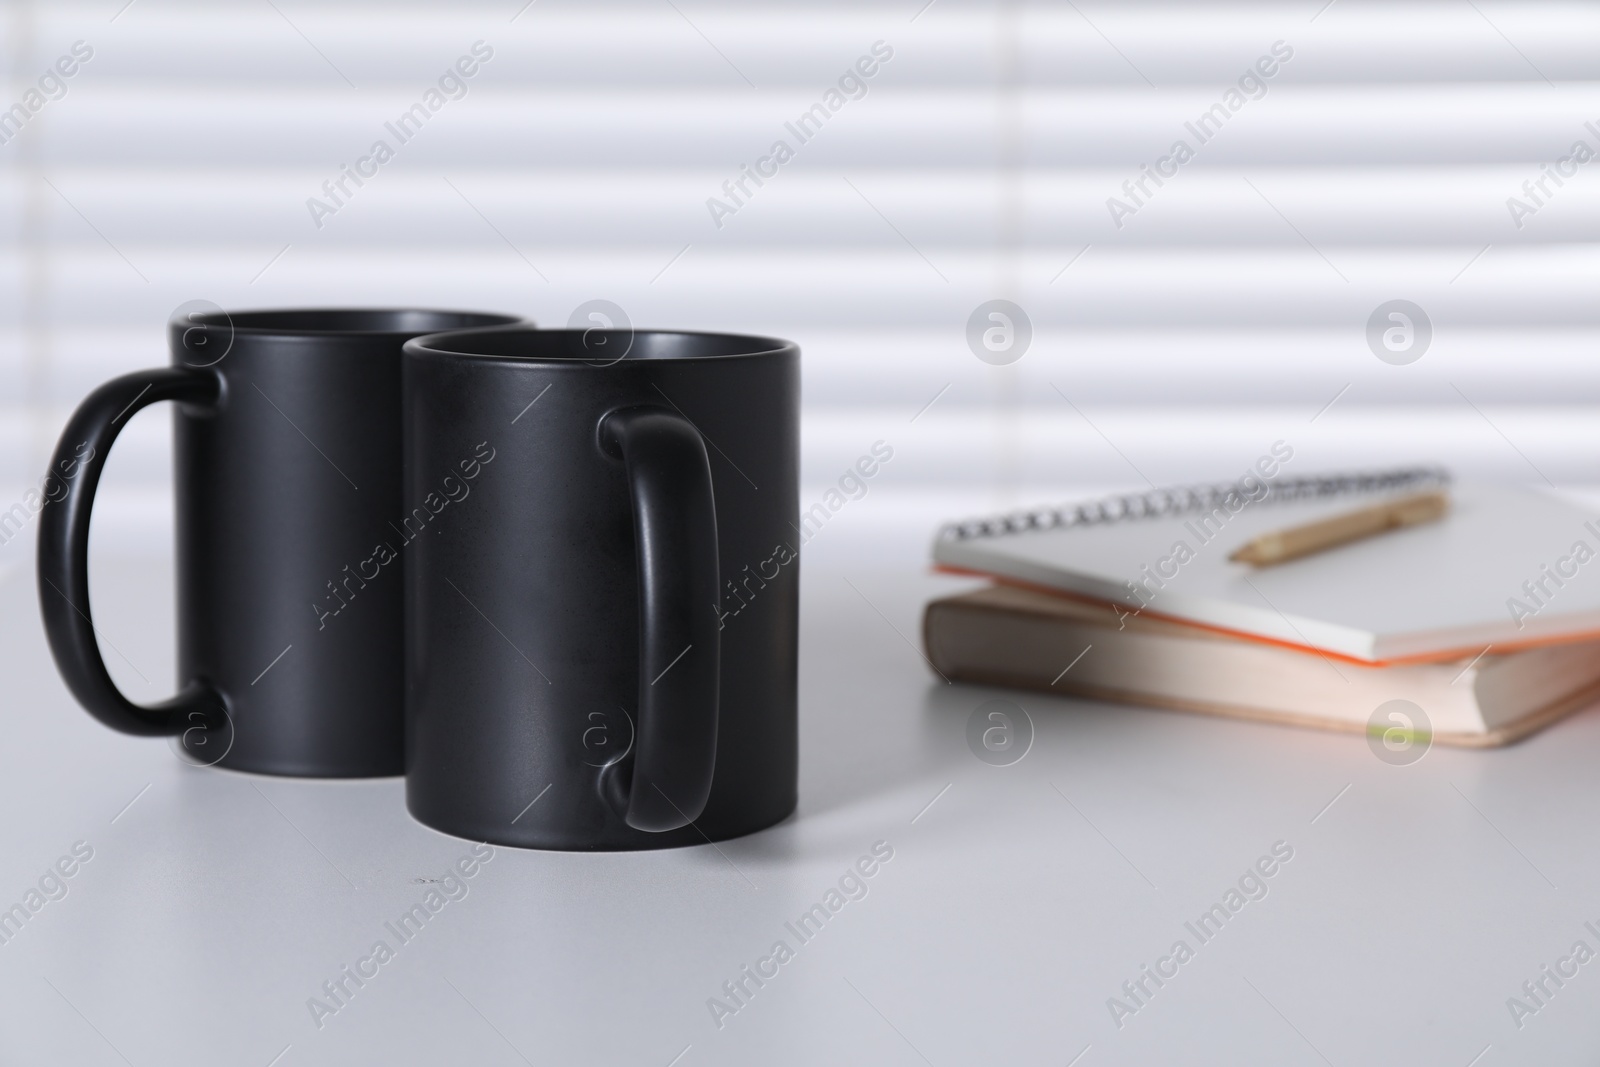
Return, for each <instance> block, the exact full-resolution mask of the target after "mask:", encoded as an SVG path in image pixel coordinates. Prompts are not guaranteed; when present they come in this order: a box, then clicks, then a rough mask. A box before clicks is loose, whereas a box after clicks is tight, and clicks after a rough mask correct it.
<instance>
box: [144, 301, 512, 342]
mask: <svg viewBox="0 0 1600 1067" xmlns="http://www.w3.org/2000/svg"><path fill="white" fill-rule="evenodd" d="M407 314H423V315H441V316H444V315H448V316H453V317H455V318H467V317H471V318H477V319H481V320H483V321H482V324H481V325H478V326H452V327H450V328H449V330H447V331H441V330H433V331H423V332H419V331H418V330H415V329H411V330H385V329H374V328H370V327H354V328H350V329H341V328H338V327H327V326H305V325H301V326H294V325H282V324H278V323H273V322H264V321H261V320H264V319H268V318H273V319H278V318H281V319H285V320H290V321H292V320H293V317H295V316H308V317H309V316H350V317H356V316H372V315H395V316H399V315H407ZM251 320H255V321H251ZM528 324H529V320H528V317H527V316H526V315H514V314H512V313H510V312H505V311H476V310H465V309H461V308H437V307H393V306H389V307H352V306H350V305H335V306H330V307H314V306H306V307H285V308H272V307H267V308H246V309H244V310H242V311H229V310H227V309H226V308H224V309H222V311H221V314H220V315H219V314H217V313H216V312H203V313H198V314H195V315H194V316H193V317H192V318H191V319H189V320H187V321H186V320H184V319H183V318H181V317H177V316H174V317H172V318H169V319H168V320H167V325H168V326H169V327H174V326H176V327H182V326H186V325H190V326H192V325H201V326H215V327H226V328H228V329H230V330H231V331H232V332H233V334H234V335H235V336H238V335H240V334H247V335H249V336H251V337H282V338H332V337H397V338H398V337H406V338H411V337H418V336H422V335H423V333H446V332H447V333H472V332H474V331H476V330H493V329H505V328H508V327H516V326H525V325H528Z"/></svg>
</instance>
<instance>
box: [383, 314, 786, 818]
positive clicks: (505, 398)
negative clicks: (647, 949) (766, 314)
mask: <svg viewBox="0 0 1600 1067" xmlns="http://www.w3.org/2000/svg"><path fill="white" fill-rule="evenodd" d="M405 353H406V354H405V361H404V401H403V407H404V410H405V434H406V445H405V502H404V505H405V508H406V509H407V514H408V515H409V516H411V517H412V519H413V525H414V527H415V529H416V534H415V540H414V541H413V543H412V547H410V548H408V549H407V550H406V551H407V552H409V553H410V555H409V556H408V557H407V566H406V613H405V614H406V670H407V675H408V684H407V693H406V722H407V735H406V742H407V743H406V801H407V804H408V806H409V807H410V809H411V813H412V815H414V816H415V817H416V818H417V819H419V820H420V821H422V822H423V823H425V824H427V825H429V826H432V827H434V828H435V829H438V830H443V831H445V832H447V833H451V834H455V835H457V836H460V837H466V838H471V839H473V840H477V841H492V842H494V843H496V844H504V845H515V846H522V847H528V848H545V849H567V850H613V849H616V850H621V849H643V848H664V847H671V846H677V845H691V844H698V843H703V842H705V841H707V840H717V839H721V838H727V837H733V836H736V835H739V834H745V833H749V832H751V831H754V830H758V829H761V828H762V827H765V826H770V825H772V824H773V823H775V822H778V821H779V820H781V819H783V818H784V817H785V816H787V815H788V814H789V813H790V812H791V811H793V810H794V806H795V790H796V775H797V755H796V749H797V738H796V693H795V686H796V670H797V667H796V645H797V627H798V615H799V562H798V556H797V551H796V549H797V547H798V537H797V533H796V525H795V524H796V522H797V521H798V479H799V458H798V457H799V422H798V419H799V413H798V408H799V389H800V380H799V365H800V350H799V349H798V348H797V347H796V346H795V345H793V344H791V343H789V342H787V341H778V340H772V339H769V338H764V337H738V336H731V335H725V334H697V333H669V332H652V331H639V332H638V333H633V332H631V331H604V330H589V331H577V330H532V329H519V328H507V329H495V330H483V331H477V332H474V333H451V334H442V335H438V336H433V337H423V338H418V339H416V340H414V341H411V342H409V343H408V344H407V345H406V347H405Z"/></svg>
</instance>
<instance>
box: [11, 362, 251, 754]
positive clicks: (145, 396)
mask: <svg viewBox="0 0 1600 1067" xmlns="http://www.w3.org/2000/svg"><path fill="white" fill-rule="evenodd" d="M220 393H221V385H220V383H219V379H218V378H217V377H216V375H214V374H208V373H205V372H203V371H198V370H190V369H185V368H181V367H162V368H159V369H154V370H142V371H136V372H134V373H133V374H125V375H123V376H122V377H120V378H114V379H112V380H111V381H109V382H107V383H106V384H104V385H102V386H101V387H100V388H98V389H96V390H95V391H94V392H92V393H90V394H89V395H88V397H86V398H85V399H84V401H83V403H82V404H79V405H78V410H76V411H74V412H73V413H72V418H70V419H68V420H67V426H66V429H64V430H63V431H62V432H61V440H60V442H59V443H58V444H57V445H56V451H55V455H53V456H51V457H50V471H49V474H48V475H47V476H46V494H47V495H46V504H45V507H44V509H43V511H42V512H40V515H39V555H38V571H39V610H40V613H41V614H42V615H43V616H44V632H45V637H46V638H47V639H48V641H49V643H50V653H51V655H52V656H54V657H55V661H56V667H57V669H59V670H60V671H61V677H62V678H63V679H64V680H65V681H66V683H67V688H68V689H69V690H71V691H72V695H73V696H74V697H76V698H77V699H78V703H80V704H82V705H83V706H84V708H85V710H87V711H88V712H89V714H90V715H93V716H94V717H95V718H96V719H99V720H100V721H101V722H102V723H104V724H105V725H107V726H109V727H111V728H112V729H113V730H118V731H120V732H122V733H125V734H135V735H137V736H141V737H160V736H166V735H171V734H182V733H186V732H187V730H189V729H196V728H198V727H194V726H192V725H191V724H192V723H193V722H195V721H196V720H197V719H198V721H199V722H200V723H202V724H203V725H204V726H205V727H207V728H209V727H210V726H211V725H214V724H215V715H216V713H217V712H218V711H222V713H223V714H224V715H225V714H226V711H225V710H223V706H224V702H223V700H222V696H221V694H220V693H218V692H217V691H216V690H215V689H214V688H213V687H212V686H210V685H208V684H206V683H205V682H203V681H198V680H197V681H191V682H190V683H189V684H188V685H187V686H185V687H184V689H183V691H182V692H180V693H179V694H178V695H177V696H175V697H173V698H172V699H170V700H165V701H162V702H161V703H159V704H153V705H150V706H148V707H146V706H141V705H139V704H135V703H133V701H131V700H129V699H128V698H127V697H125V696H123V695H122V692H121V691H120V690H119V689H117V685H116V683H115V682H113V681H112V680H111V675H110V673H109V672H108V671H107V670H106V662H105V660H104V659H103V658H101V655H100V645H99V643H98V642H97V641H96V640H95V628H94V621H93V619H92V618H91V616H90V608H89V513H90V511H91V510H92V509H93V507H94V494H95V489H96V488H97V487H98V486H99V484H100V473H101V471H102V470H103V469H104V468H105V462H106V455H107V454H108V453H109V452H110V451H111V445H112V442H114V441H116V439H117V434H118V433H119V432H120V431H121V429H122V427H123V426H124V425H126V420H127V417H128V416H131V415H132V414H133V413H134V412H136V411H138V410H139V409H140V408H143V407H146V406H148V405H150V404H154V403H156V402H157V401H159V400H176V401H180V402H184V403H194V404H215V403H216V402H217V399H218V397H219V395H220ZM84 450H87V455H85V454H84ZM51 478H59V479H61V480H63V481H65V482H66V485H67V491H66V493H65V494H64V495H62V496H61V498H60V499H58V500H51V499H50V498H49V496H48V483H49V480H50V479H51Z"/></svg>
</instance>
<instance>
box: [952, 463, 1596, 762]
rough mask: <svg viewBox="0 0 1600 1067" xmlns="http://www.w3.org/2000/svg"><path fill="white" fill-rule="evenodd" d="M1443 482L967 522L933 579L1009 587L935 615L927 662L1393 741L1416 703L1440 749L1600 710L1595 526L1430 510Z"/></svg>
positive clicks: (1500, 506) (1577, 513)
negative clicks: (1402, 714) (1394, 718)
mask: <svg viewBox="0 0 1600 1067" xmlns="http://www.w3.org/2000/svg"><path fill="white" fill-rule="evenodd" d="M1447 481H1448V475H1447V474H1445V473H1444V472H1442V471H1438V470H1435V469H1428V468H1422V469H1410V470H1402V471H1393V472H1385V473H1379V474H1369V475H1346V476H1326V477H1313V478H1298V479H1292V480H1290V479H1281V480H1279V481H1277V482H1274V483H1271V484H1270V485H1269V484H1268V483H1265V482H1264V481H1263V480H1254V481H1248V482H1246V483H1244V484H1241V485H1224V486H1214V487H1207V488H1201V489H1179V490H1170V491H1159V492H1156V493H1152V494H1146V495H1141V496H1137V497H1119V498H1113V499H1111V500H1106V501H1099V502H1095V503H1092V504H1088V505H1079V506H1074V507H1068V508H1062V509H1053V510H1046V511H1040V512H1032V513H1025V514H1021V515H1013V516H1005V517H1001V518H997V519H990V520H981V521H975V522H968V523H959V524H953V525H951V526H948V527H946V528H945V529H944V530H943V531H941V533H940V536H939V538H938V540H937V541H936V543H935V547H934V559H935V562H936V564H937V565H938V566H939V567H940V569H942V570H946V571H951V572H956V573H965V574H973V575H982V576H987V577H989V578H991V579H994V580H995V584H994V585H992V586H990V587H989V588H985V589H980V590H978V591H976V592H971V593H966V594H963V595H960V596H952V597H946V598H943V599H940V600H935V601H933V602H932V603H930V604H929V605H928V606H927V610H926V613H925V615H924V620H923V639H924V643H925V645H926V650H927V655H928V658H929V661H930V662H931V663H932V664H933V666H934V668H935V669H936V670H938V671H939V672H940V673H941V674H942V675H944V676H945V677H947V678H948V679H950V680H952V681H968V682H976V683H983V684H990V685H1000V686H1011V687H1018V688H1024V689H1032V690H1037V691H1041V692H1047V693H1054V694H1061V695H1079V696H1086V697H1091V698H1096V699H1103V700H1114V701H1124V702H1130V703H1137V704H1145V705H1152V706H1156V707H1162V708H1172V709H1179V710H1184V711H1194V712H1202V713H1206V714H1214V715H1226V716H1233V717H1239V718H1249V719H1260V720H1270V721H1276V722H1284V723H1292V724H1296V725H1302V726H1316V727H1324V728H1332V729H1346V730H1358V731H1369V730H1371V729H1373V728H1374V723H1379V724H1380V725H1381V726H1382V727H1384V728H1388V723H1389V720H1387V719H1381V718H1379V717H1378V713H1379V711H1380V709H1382V708H1383V707H1384V706H1385V705H1388V704H1389V702H1391V701H1396V700H1403V701H1408V702H1409V704H1410V706H1412V707H1413V708H1415V709H1420V711H1421V713H1422V714H1421V716H1411V717H1408V721H1409V718H1415V717H1420V718H1422V719H1423V722H1424V724H1425V725H1419V726H1417V729H1418V730H1419V731H1420V732H1426V733H1429V734H1431V738H1432V740H1433V741H1437V742H1441V743H1446V744H1460V745H1472V746H1491V745H1500V744H1505V743H1507V742H1510V741H1514V740H1517V739H1518V738H1521V737H1524V736H1526V735H1527V734H1529V733H1531V732H1533V731H1535V730H1537V729H1539V728H1541V727H1543V726H1546V725H1548V724H1549V723H1551V722H1554V721H1556V720H1557V719H1559V718H1561V717H1562V716H1564V715H1567V714H1569V713H1571V712H1573V711H1577V710H1579V709H1582V708H1584V707H1586V706H1588V705H1590V704H1592V703H1594V702H1596V701H1597V700H1600V523H1597V522H1596V521H1595V520H1594V519H1593V518H1592V517H1591V516H1590V514H1589V513H1587V512H1586V511H1585V510H1583V509H1582V508H1579V507H1577V506H1575V505H1574V504H1572V503H1569V502H1567V501H1566V500H1563V499H1561V498H1558V497H1556V496H1554V495H1551V494H1546V493H1543V492H1538V491H1534V490H1531V489H1524V488H1516V487H1506V486H1489V485H1480V486H1455V487H1452V488H1451V489H1450V491H1449V496H1448V507H1447V508H1445V507H1435V506H1431V505H1429V504H1428V498H1429V497H1432V498H1435V500H1437V498H1440V497H1442V496H1443V495H1444V488H1443V487H1444V485H1445V483H1446V482H1447ZM1419 490H1421V491H1425V492H1419ZM1419 500H1421V501H1422V503H1423V505H1424V506H1423V507H1422V508H1420V509H1419V508H1418V501H1419ZM1407 508H1409V509H1410V511H1409V512H1408V511H1407V510H1406V509H1407ZM1352 509H1354V510H1352ZM1408 515H1409V517H1407V516H1408ZM1374 516H1377V517H1378V518H1379V519H1380V520H1385V521H1377V522H1374V521H1373V517H1374ZM1318 531H1321V532H1322V533H1321V535H1320V536H1321V537H1322V539H1323V541H1324V542H1325V543H1321V544H1317V543H1316V541H1317V539H1318V536H1319V535H1318ZM1330 531H1334V532H1335V533H1334V534H1332V535H1330ZM1337 531H1343V532H1342V533H1337ZM1352 531H1354V532H1353V533H1352ZM1380 531H1381V532H1380ZM1362 534H1370V535H1371V536H1362ZM1308 535H1309V540H1308ZM1297 539H1298V540H1297ZM1252 561H1253V562H1252ZM1409 728H1410V727H1408V729H1409Z"/></svg>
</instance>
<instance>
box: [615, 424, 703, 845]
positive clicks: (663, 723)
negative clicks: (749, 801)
mask: <svg viewBox="0 0 1600 1067" xmlns="http://www.w3.org/2000/svg"><path fill="white" fill-rule="evenodd" d="M599 438H600V447H601V450H602V451H603V452H605V453H606V454H607V455H608V456H610V457H611V458H613V459H620V460H621V461H622V463H623V465H624V467H626V468H627V472H628V491H629V495H630V497H631V498H632V501H633V530H634V545H635V553H636V557H635V558H636V559H637V562H638V572H639V700H638V708H639V721H638V723H637V724H636V725H635V728H634V744H633V751H632V753H631V754H630V755H629V756H626V757H624V758H623V759H620V760H618V761H617V762H616V763H614V764H612V765H610V766H608V767H607V768H606V769H605V770H604V771H602V772H601V779H600V788H601V792H602V793H603V794H604V796H605V798H606V800H607V802H608V803H609V804H610V805H611V808H612V810H614V811H615V812H616V813H617V814H618V815H620V816H621V817H622V819H623V821H625V822H626V823H627V824H628V825H629V826H631V827H633V828H634V829H635V830H647V831H650V832H653V833H660V832H662V831H664V830H676V829H678V828H679V827H682V826H687V825H689V824H690V823H692V822H693V821H694V820H695V819H697V818H699V816H700V813H701V812H702V811H704V810H705V805H706V798H707V797H708V796H709V795H710V793H711V776H712V771H713V769H714V766H715V763H716V758H717V703H718V687H719V684H720V676H721V670H720V666H721V658H722V656H721V636H720V634H719V632H718V625H717V613H716V603H717V599H718V597H717V584H718V575H717V510H716V504H715V501H714V500H713V497H712V493H711V464H710V462H709V461H708V459H707V457H706V446H705V443H704V441H702V440H701V438H700V433H699V431H698V430H696V429H695V428H694V426H693V425H692V424H691V423H690V422H689V421H688V420H687V419H685V418H683V417H682V416H680V415H678V414H676V413H674V412H671V411H667V410H665V409H661V408H653V407H637V408H624V409H619V410H616V411H612V412H610V413H609V414H607V415H606V416H605V417H604V418H603V419H601V421H600V433H599Z"/></svg>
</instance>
